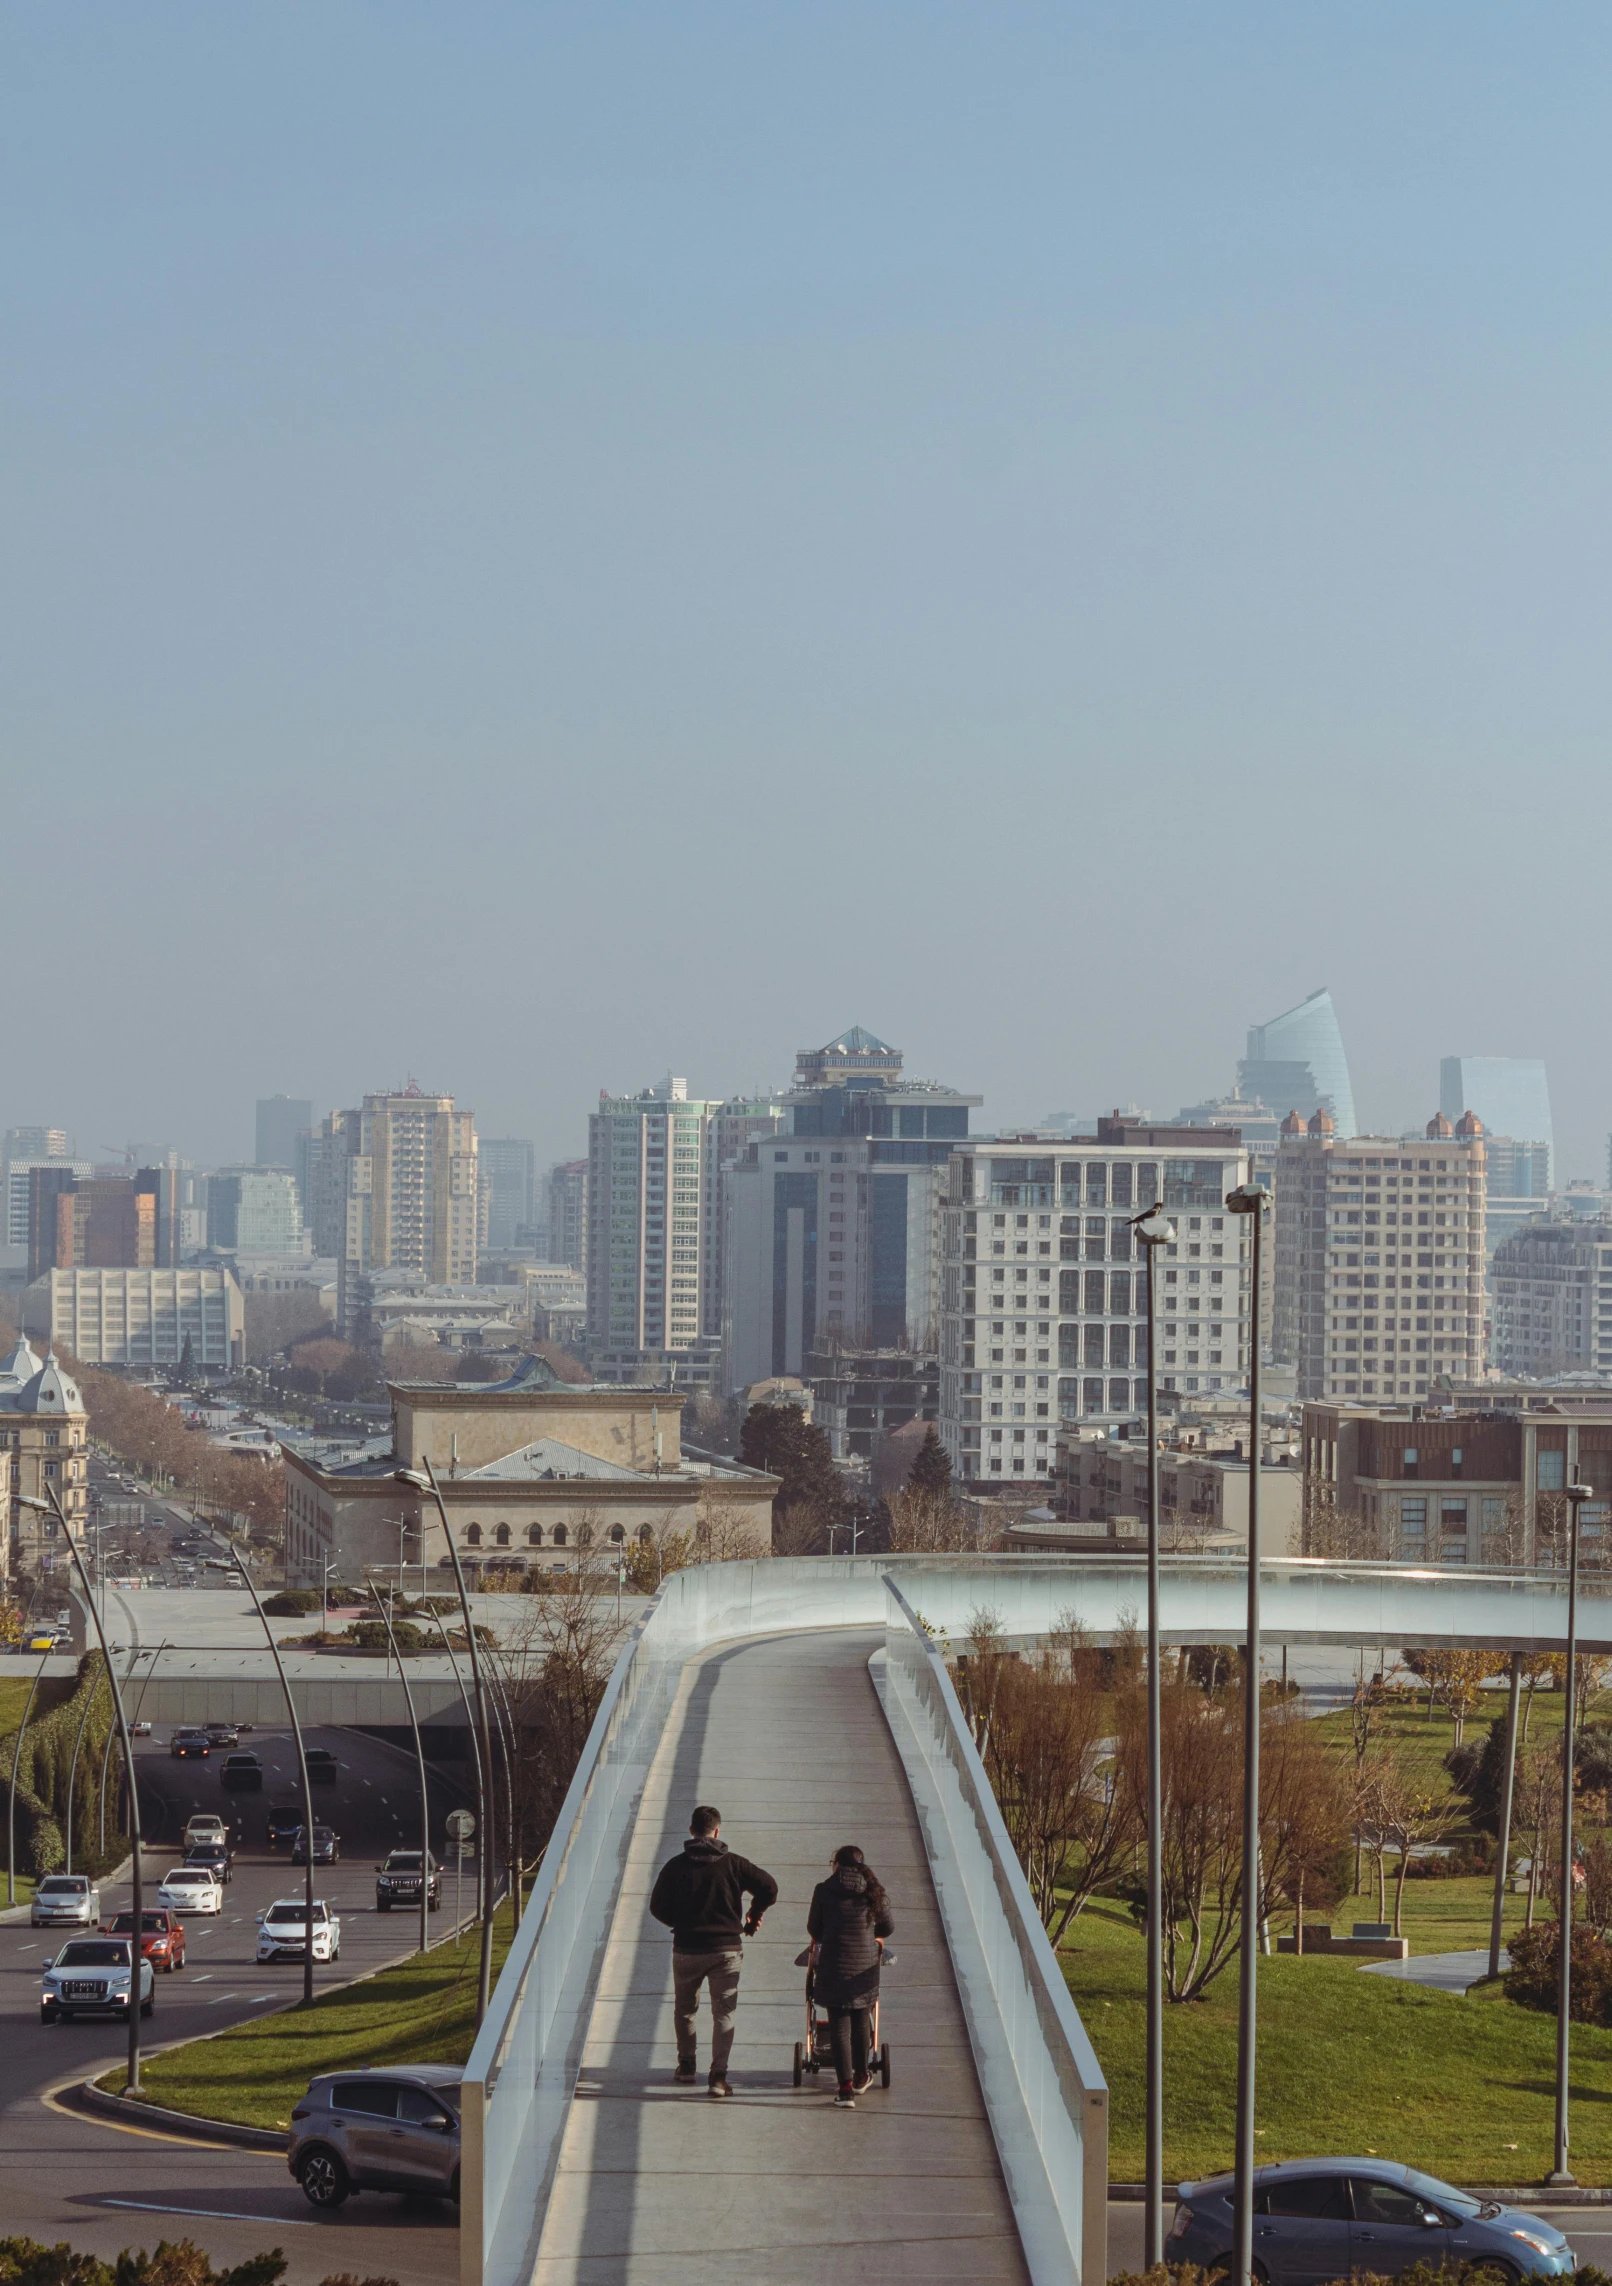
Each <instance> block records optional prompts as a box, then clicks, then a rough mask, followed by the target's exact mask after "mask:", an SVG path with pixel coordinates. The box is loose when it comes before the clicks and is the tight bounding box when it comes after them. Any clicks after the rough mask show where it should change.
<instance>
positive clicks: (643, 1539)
mask: <svg viewBox="0 0 1612 2286" xmlns="http://www.w3.org/2000/svg"><path fill="white" fill-rule="evenodd" d="M654 1537H655V1535H654V1533H653V1532H652V1531H651V1529H650V1527H649V1526H648V1525H647V1524H640V1525H639V1527H638V1538H639V1542H640V1544H641V1545H642V1546H643V1547H646V1548H647V1547H648V1546H649V1543H650V1541H651V1540H653V1539H654Z"/></svg>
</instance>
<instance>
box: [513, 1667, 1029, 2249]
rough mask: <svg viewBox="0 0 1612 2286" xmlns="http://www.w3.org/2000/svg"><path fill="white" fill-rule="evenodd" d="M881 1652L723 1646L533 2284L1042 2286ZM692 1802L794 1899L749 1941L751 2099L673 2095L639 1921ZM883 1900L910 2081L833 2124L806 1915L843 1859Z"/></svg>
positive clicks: (703, 1679) (670, 2047) (603, 2015)
mask: <svg viewBox="0 0 1612 2286" xmlns="http://www.w3.org/2000/svg"><path fill="white" fill-rule="evenodd" d="M878 1641H879V1638H878V1637H877V1636H875V1635H871V1634H861V1633H856V1634H852V1633H843V1634H842V1633H835V1632H824V1633H820V1634H810V1635H798V1636H771V1637H768V1638H766V1639H764V1640H756V1641H748V1642H744V1643H739V1644H735V1645H729V1646H726V1647H722V1648H718V1649H717V1650H715V1651H711V1652H708V1653H707V1654H706V1656H705V1657H704V1658H703V1659H702V1660H700V1661H699V1662H697V1663H696V1664H694V1665H693V1666H691V1668H690V1670H689V1672H688V1673H687V1674H686V1675H685V1676H684V1678H683V1684H682V1689H681V1692H680V1694H679V1698H678V1701H677V1705H676V1708H675V1709H674V1712H673V1716H672V1720H671V1721H670V1723H669V1724H668V1726H667V1734H666V1739H665V1742H664V1744H663V1746H662V1748H661V1752H660V1755H659V1757H658V1759H657V1761H656V1763H655V1767H654V1769H653V1770H652V1772H651V1774H650V1780H649V1786H648V1788H647V1790H646V1793H645V1798H644V1805H643V1809H642V1811H641V1813H640V1816H639V1820H638V1826H637V1830H636V1832H635V1834H634V1837H633V1844H632V1848H631V1853H630V1855H629V1859H628V1864H627V1869H626V1875H625V1879H624V1882H623V1887H622V1896H621V1903H620V1906H619V1908H618V1911H617V1915H616V1921H615V1926H614V1928H613V1929H612V1932H611V1936H610V1941H609V1945H608V1948H607V1951H606V1954H605V1959H604V1964H603V1969H602V1972H601V1978H600V1987H599V1997H598V2000H597V2002H596V2004H595V2008H594V2014H593V2021H592V2025H591V2027H590V2030H589V2036H588V2042H587V2046H586V2049H585V2052H584V2056H583V2063H582V2069H581V2074H580V2077H579V2082H578V2089H577V2097H576V2101H575V2102H574V2104H573V2106H572V2110H571V2118H570V2122H569V2124H568V2126H567V2129H566V2133H565V2139H564V2143H563V2145H562V2148H561V2152H560V2162H559V2172H558V2175H557V2178H556V2181H555V2186H554V2193H553V2197H552V2199H551V2201H550V2205H549V2212H548V2218H547V2222H546V2224H545V2228H544V2233H543V2239H542V2243H541V2246H540V2248H539V2251H538V2260H537V2268H536V2273H535V2281H536V2286H562V2282H564V2286H571V2282H576V2286H606V2282H609V2286H617V2282H620V2286H649V2282H651V2281H653V2282H654V2286H695V2281H700V2282H702V2286H728V2282H730V2281H731V2282H738V2281H741V2280H742V2281H743V2282H744V2286H756V2282H757V2281H758V2280H766V2281H767V2282H768V2286H791V2282H793V2281H806V2280H810V2281H812V2286H820V2281H821V2279H822V2278H823V2276H824V2275H825V2273H828V2274H838V2273H839V2272H841V2271H843V2270H845V2269H846V2268H847V2267H849V2268H850V2269H851V2270H853V2271H855V2272H856V2273H858V2274H866V2275H869V2276H874V2277H877V2278H879V2279H880V2280H881V2281H885V2280H900V2279H928V2280H954V2279H955V2280H961V2279H969V2280H980V2281H1004V2282H1005V2281H1009V2280H1011V2281H1021V2282H1022V2281H1025V2280H1026V2279H1027V2276H1028V2273H1027V2271H1026V2269H1025V2265H1024V2260H1023V2257H1022V2255H1021V2253H1020V2250H1019V2242H1018V2236H1017V2233H1016V2231H1015V2229H1014V2225H1013V2216H1012V2210H1011V2208H1010V2206H1009V2203H1008V2197H1007V2192H1006V2188H1005V2186H1004V2183H1003V2179H1002V2171H1001V2168H1000V2166H999V2165H998V2163H997V2157H996V2150H995V2146H994V2144H993V2142H992V2139H991V2131H990V2127H989V2125H988V2124H987V2121H986V2117H985V2108H984V2105H983V2103H982V2101H981V2098H980V2092H979V2086H978V2083H977V2081H976V2079H975V2076H974V2066H973V2059H972V2057H971V2055H970V2052H969V2044H968V2034H967V2031H966V2029H965V2026H964V2023H963V2017H962V2011H961V2008H960V2006H959V2003H958V1998H957V1991H956V1986H955V1983H954V1980H953V1976H952V1970H951V1963H950V1960H949V1957H948V1955H947V1951H946V1943H945V1938H944V1935H943V1933H942V1930H941V1926H940V1917H939V1913H938V1910H937V1908H936V1904H935V1897H934V1891H933V1888H932V1887H931V1884H930V1880H929V1873H928V1868H927V1865H926V1863H925V1859H924V1851H923V1842H922V1838H921V1835H920V1833H919V1829H918V1822H917V1819H916V1816H915V1815H914V1812H913V1807H912V1802H911V1798H910V1796H909V1795H908V1792H907V1786H906V1779H905V1776H904V1774H903V1772H902V1768H901V1763H900V1759H899V1757H898V1756H897V1754H896V1751H895V1747H894V1745H893V1743H892V1741H891V1738H890V1733H889V1731H888V1729H887V1727H886V1725H885V1720H884V1716H883V1713H882V1712H881V1710H880V1707H879V1703H878V1700H877V1698H876V1696H875V1694H874V1690H873V1686H872V1683H871V1681H870V1680H869V1677H868V1669H867V1662H868V1656H869V1653H870V1652H871V1651H873V1650H874V1649H875V1648H876V1646H877V1644H878ZM696 1802H713V1803H715V1804H716V1806H717V1807H718V1808H719V1809H720V1810H721V1812H722V1814H723V1819H724V1825H723V1838H724V1839H725V1840H726V1841H728V1842H729V1843H730V1844H731V1846H732V1847H733V1848H735V1849H737V1850H739V1851H740V1852H742V1854H743V1855H745V1856H746V1857H749V1858H751V1859H753V1860H754V1861H755V1862H756V1863H757V1864H759V1865H763V1866H765V1867H766V1868H767V1870H768V1871H769V1872H770V1873H771V1874H772V1875H773V1876H774V1878H775V1879H776V1880H777V1882H778V1885H779V1892H780V1894H779V1900H778V1903H777V1905H776V1906H775V1907H774V1908H773V1910H772V1912H771V1913H770V1914H769V1915H768V1917H767V1921H766V1924H765V1926H764V1927H763V1929H762V1932H761V1934H760V1936H759V1937H757V1938H753V1939H752V1940H751V1941H750V1942H749V1943H748V1944H747V1945H746V1947H745V1967H744V1981H743V1984H742V1986H741V1989H740V1998H739V2019H738V2035H737V2038H736V2040H735V2043H734V2050H733V2058H732V2062H731V2065H730V2067H729V2076H730V2078H731V2080H732V2083H733V2096H732V2099H731V2100H730V2101H729V2102H727V2103H718V2102H713V2101H712V2100H711V2098H710V2097H709V2096H708V2095H707V2094H706V2092H705V2073H706V2069H707V2067H708V2064H709V2053H710V2051H709V2038H708V2034H709V2017H708V2015H707V2014H706V2011H705V2004H704V2002H703V2000H702V2003H701V2040H700V2078H699V2082H698V2084H697V2085H696V2086H695V2087H693V2088H679V2087H676V2086H674V2085H673V2083H672V2068H673V2065H674V2064H675V2062H676V2050H675V2047H674V2044H673V2037H672V2005H671V2003H672V1992H671V1944H670V1938H669V1935H668V1933H667V1932H666V1931H665V1930H663V1929H662V1928H661V1927H660V1925H659V1924H658V1923H657V1922H654V1921H651V1920H650V1919H649V1916H648V1913H647V1911H646V1905H647V1901H648V1896H649V1891H650V1888H651V1886H652V1885H653V1882H654V1878H655V1873H656V1871H657V1869H658V1868H659V1866H660V1865H661V1864H662V1863H663V1862H664V1861H665V1859H666V1858H668V1857H670V1856H672V1855H673V1854H674V1853H675V1852H676V1851H677V1850H679V1849H680V1848H681V1846H682V1842H683V1838H684V1836H685V1835H686V1833H687V1830H688V1817H689V1812H690V1811H691V1810H692V1809H693V1807H694V1805H695V1803H696ZM845 1841H855V1842H858V1843H860V1844H861V1846H862V1847H863V1848H864V1849H865V1850H866V1851H867V1854H868V1858H869V1860H870V1862H871V1863H872V1865H873V1866H874V1868H875V1870H876V1871H877V1873H878V1875H879V1878H880V1879H881V1880H882V1881H883V1882H884V1884H885V1886H886V1887H887V1889H888V1890H889V1892H890V1897H891V1902H892V1905H893V1908H894V1914H895V1921H896V1935H895V1938H894V1940H893V1948H892V1949H893V1950H895V1951H896V1952H897V1953H898V1954H899V1962H898V1965H897V1967H895V1968H894V1969H892V1970H891V1971H890V1972H889V1974H888V1975H887V1976H886V1978H885V1980H884V2022H883V2036H884V2038H885V2040H886V2041H887V2042H888V2043H889V2046H890V2053H891V2061H892V2084H891V2087H890V2089H889V2092H888V2093H885V2092H884V2091H883V2090H881V2089H879V2088H878V2087H877V2086H875V2087H874V2088H873V2089H872V2090H871V2091H870V2092H869V2093H868V2094H867V2095H865V2096H863V2097H862V2098H861V2099H860V2100H859V2102H858V2105H857V2108H856V2110H855V2111H846V2112H842V2111H836V2110H835V2108H834V2104H833V2092H834V2091H833V2080H832V2078H831V2076H830V2075H829V2074H828V2073H826V2072H825V2073H824V2074H822V2075H821V2077H820V2078H819V2079H818V2081H817V2082H816V2083H815V2084H814V2083H813V2081H812V2080H811V2079H810V2078H809V2077H808V2079H807V2081H806V2083H805V2085H804V2086H803V2087H801V2088H800V2089H799V2090H797V2089H796V2088H795V2087H794V2086H793V2084H792V2050H793V2043H794V2042H795V2041H796V2040H798V2039H799V2038H800V2037H801V2034H802V2031H803V2029H804V2014H805V2009H804V1997H803V1995H804V1975H803V1971H801V1970H800V1969H798V1968H796V1967H795V1966H794V1965H793V1964H794V1958H795V1955H796V1954H797V1953H798V1952H799V1951H800V1950H801V1948H802V1946H803V1945H804V1944H805V1942H806V1926H805V1923H806V1908H807V1904H808V1902H809V1901H810V1897H811V1892H812V1889H813V1887H814V1885H815V1884H816V1883H817V1882H818V1881H819V1880H821V1879H822V1878H823V1875H824V1874H825V1873H826V1872H827V1870H828V1861H829V1858H830V1855H831V1853H832V1852H833V1850H834V1848H835V1846H836V1845H837V1844H838V1843H840V1842H845Z"/></svg>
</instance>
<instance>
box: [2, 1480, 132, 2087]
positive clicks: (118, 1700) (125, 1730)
mask: <svg viewBox="0 0 1612 2286" xmlns="http://www.w3.org/2000/svg"><path fill="white" fill-rule="evenodd" d="M45 1495H46V1499H47V1500H48V1501H49V1503H50V1506H51V1507H52V1508H53V1509H54V1510H55V1511H56V1521H57V1523H58V1524H60V1526H61V1528H62V1532H63V1534H64V1536H65V1538H66V1541H67V1553H68V1554H69V1556H71V1557H72V1559H73V1565H74V1568H75V1570H76V1571H77V1573H78V1576H79V1580H80V1582H81V1584H82V1586H83V1589H84V1597H85V1601H86V1602H87V1603H88V1605H89V1607H90V1617H91V1618H92V1619H93V1620H94V1622H95V1633H96V1636H97V1637H98V1639H99V1641H100V1646H101V1657H102V1658H103V1659H104V1660H105V1661H106V1678H107V1681H108V1682H109V1683H110V1684H111V1686H112V1706H113V1711H114V1712H115V1714H116V1716H117V1724H118V1736H119V1738H120V1739H121V1740H122V1742H123V1767H124V1770H125V1772H126V1773H127V1776H128V1781H129V1846H130V1848H131V1850H132V1852H133V1857H132V1861H131V1862H132V1864H133V1867H134V1883H133V1896H132V1898H131V1900H130V1902H131V1905H132V1907H133V1912H134V1926H133V1933H132V1935H131V1936H130V1938H129V2078H128V2085H127V2086H126V2087H125V2089H124V2091H123V2092H124V2094H125V2095H138V2094H139V2093H140V1963H141V1960H142V1958H143V1952H142V1948H141V1944H140V1939H141V1937H142V1936H143V1935H144V1933H145V1891H144V1888H143V1886H142V1883H141V1875H140V1789H139V1786H138V1784H137V1782H136V1779H135V1774H134V1741H133V1739H132V1738H131V1737H130V1735H129V1720H128V1717H127V1715H126V1714H125V1713H124V1711H123V1693H122V1692H121V1691H120V1690H119V1688H118V1678H117V1671H116V1669H115V1668H114V1667H113V1665H112V1654H111V1651H110V1650H109V1649H108V1648H107V1641H106V1629H105V1627H104V1626H103V1625H102V1623H101V1613H100V1610H99V1608H98V1607H97V1605H96V1601H95V1598H94V1597H93V1596H92V1595H91V1594H90V1576H89V1573H88V1572H87V1571H86V1569H85V1567H84V1552H83V1550H82V1549H81V1548H80V1547H79V1544H78V1542H77V1541H76V1540H75V1539H74V1537H73V1528H72V1526H71V1525H70V1524H69V1523H68V1521H67V1516H66V1513H65V1511H64V1510H63V1508H62V1504H61V1501H60V1499H59V1498H58V1497H57V1494H56V1491H55V1488H54V1486H52V1485H51V1484H50V1483H49V1482H48V1481H47V1483H46V1486H45ZM22 1505H23V1507H24V1508H43V1507H44V1505H45V1502H44V1501H42V1500H36V1499H34V1498H33V1497H32V1495H30V1494H28V1493H24V1494H23V1496H22Z"/></svg>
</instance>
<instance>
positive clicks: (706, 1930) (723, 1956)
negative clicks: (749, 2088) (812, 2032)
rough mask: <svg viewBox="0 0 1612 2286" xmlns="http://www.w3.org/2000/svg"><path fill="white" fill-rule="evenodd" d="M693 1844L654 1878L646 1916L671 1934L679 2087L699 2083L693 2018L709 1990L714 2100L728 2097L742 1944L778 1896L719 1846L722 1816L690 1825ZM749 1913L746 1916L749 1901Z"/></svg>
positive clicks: (698, 1817)
mask: <svg viewBox="0 0 1612 2286" xmlns="http://www.w3.org/2000/svg"><path fill="white" fill-rule="evenodd" d="M688 1830H689V1835H690V1839H689V1840H687V1841H686V1842H685V1843H684V1844H683V1854H682V1856H681V1857H674V1858H671V1859H669V1860H668V1861H667V1863H666V1864H665V1865H663V1866H662V1867H661V1869H660V1872H659V1873H658V1874H657V1875H656V1877H655V1886H654V1888H653V1890H652V1891H651V1892H650V1898H649V1910H650V1911H651V1913H653V1914H654V1916H655V1918H656V1920H657V1921H664V1922H665V1924H666V1926H667V1928H669V1929H670V1930H671V1932H672V1989H673V1995H674V1998H673V2016H674V2021H675V2023H676V2026H677V2070H676V2071H675V2072H674V2073H673V2075H672V2076H673V2078H674V2079H675V2080H676V2081H677V2082H678V2084H679V2085H680V2086H682V2087H688V2086H690V2085H692V2083H693V2081H694V2079H695V2078H696V2076H697V2073H696V2054H695V2042H694V2014H695V2010H696V2009H697V2008H698V2007H699V2003H700V1986H701V1985H702V1984H709V1986H710V1988H711V2080H710V2089H711V2093H712V2095H714V2096H725V2095H730V2094H731V2093H732V2090H731V2089H730V2088H729V2086H728V2056H729V2054H730V2052H731V2050H732V2047H733V2012H734V2010H735V2008H736V2007H737V2006H738V2001H739V1970H740V1968H741V1967H742V1965H743V1962H744V1946H743V1943H742V1941H741V1932H742V1936H744V1937H753V1936H754V1935H755V1933H756V1931H757V1930H758V1929H759V1928H760V1926H761V1916H762V1914H763V1913H765V1912H766V1910H767V1908H768V1906H769V1905H771V1904H773V1903H774V1902H775V1900H776V1899H777V1895H778V1884H777V1882H776V1881H774V1879H773V1877H772V1875H771V1874H770V1873H763V1872H762V1870H761V1868H760V1866H759V1865H752V1864H751V1863H750V1860H749V1859H748V1858H747V1857H739V1856H737V1855H736V1854H735V1853H734V1852H733V1851H732V1850H730V1849H729V1847H728V1845H727V1843H726V1842H725V1841H724V1840H723V1839H722V1813H721V1811H720V1810H713V1809H711V1808H710V1807H709V1806H707V1805H705V1804H702V1805H701V1807H700V1808H699V1809H697V1810H696V1811H695V1813H694V1815H693V1817H692V1818H690V1820H689V1822H688ZM747 1891H748V1893H749V1897H750V1910H749V1913H748V1914H746V1912H745V1910H744V1899H745V1894H746V1892H747Z"/></svg>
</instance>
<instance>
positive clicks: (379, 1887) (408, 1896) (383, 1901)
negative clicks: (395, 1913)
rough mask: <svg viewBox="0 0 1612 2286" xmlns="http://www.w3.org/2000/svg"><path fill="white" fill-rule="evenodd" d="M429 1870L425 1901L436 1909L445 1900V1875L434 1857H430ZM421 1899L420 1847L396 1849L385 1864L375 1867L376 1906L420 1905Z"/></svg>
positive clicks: (386, 1910) (378, 1908)
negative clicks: (428, 1884) (443, 1876)
mask: <svg viewBox="0 0 1612 2286" xmlns="http://www.w3.org/2000/svg"><path fill="white" fill-rule="evenodd" d="M426 1873H427V1878H428V1880H429V1883H430V1887H429V1889H428V1890H427V1893H426V1905H427V1907H428V1908H429V1910H430V1911H431V1912H433V1913H434V1912H435V1911H436V1910H437V1908H438V1906H439V1905H440V1904H441V1903H442V1876H441V1874H440V1873H439V1872H438V1871H437V1861H436V1859H435V1858H434V1857H429V1856H428V1857H427V1859H426ZM419 1902H420V1853H419V1851H418V1850H417V1849H394V1850H393V1851H392V1852H391V1853H390V1855H389V1856H388V1857H387V1859H386V1862H385V1864H384V1865H378V1866H377V1867H376V1868H375V1910H376V1912H377V1913H390V1911H391V1910H392V1907H393V1906H394V1905H418V1904H419Z"/></svg>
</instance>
